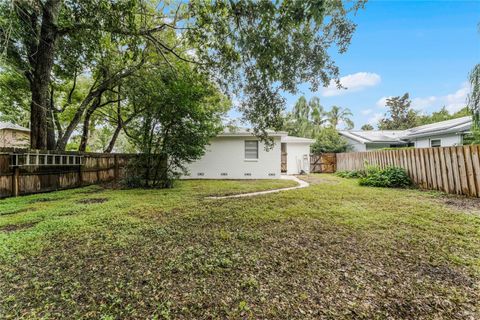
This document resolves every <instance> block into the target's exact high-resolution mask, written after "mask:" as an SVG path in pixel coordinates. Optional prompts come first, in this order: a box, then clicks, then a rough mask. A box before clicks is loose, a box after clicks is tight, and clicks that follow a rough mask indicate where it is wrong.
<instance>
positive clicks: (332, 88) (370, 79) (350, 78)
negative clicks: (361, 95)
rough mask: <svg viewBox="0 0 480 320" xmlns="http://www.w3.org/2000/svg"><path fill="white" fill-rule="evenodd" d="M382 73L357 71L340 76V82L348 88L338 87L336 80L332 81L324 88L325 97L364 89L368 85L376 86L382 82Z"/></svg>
mask: <svg viewBox="0 0 480 320" xmlns="http://www.w3.org/2000/svg"><path fill="white" fill-rule="evenodd" d="M381 80H382V78H381V77H380V75H378V74H376V73H371V72H357V73H354V74H349V75H346V76H344V77H341V78H340V83H341V84H342V86H343V87H345V88H346V89H343V88H342V89H338V88H337V84H336V83H335V81H333V80H332V81H330V84H329V85H328V87H326V88H324V89H323V91H322V95H323V96H324V97H333V96H339V95H342V94H345V93H350V92H355V91H360V90H363V89H365V88H367V87H374V86H376V85H378V84H379V83H380V82H381Z"/></svg>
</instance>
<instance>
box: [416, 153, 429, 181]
mask: <svg viewBox="0 0 480 320" xmlns="http://www.w3.org/2000/svg"><path fill="white" fill-rule="evenodd" d="M415 150H417V152H418V155H419V159H420V171H421V173H422V184H421V187H422V188H424V189H426V188H427V187H428V183H427V171H426V168H425V157H424V154H423V149H415Z"/></svg>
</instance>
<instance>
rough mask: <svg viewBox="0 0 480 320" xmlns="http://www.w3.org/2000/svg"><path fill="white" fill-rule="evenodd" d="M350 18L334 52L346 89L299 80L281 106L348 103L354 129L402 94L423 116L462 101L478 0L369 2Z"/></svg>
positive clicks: (477, 47) (472, 60)
mask: <svg viewBox="0 0 480 320" xmlns="http://www.w3.org/2000/svg"><path fill="white" fill-rule="evenodd" d="M353 21H354V22H355V23H357V25H358V26H357V30H356V32H355V34H354V36H353V39H352V42H351V44H350V47H349V50H348V51H347V52H346V53H345V54H343V55H339V54H334V55H333V59H334V60H335V61H336V63H337V65H338V66H339V68H340V72H341V77H342V83H344V86H347V87H348V88H349V89H347V90H342V91H341V92H339V91H337V90H334V89H324V88H323V89H320V90H319V91H317V92H311V91H310V90H309V86H308V85H301V86H300V92H299V93H298V94H297V95H290V94H285V95H284V96H285V98H286V100H287V109H291V107H292V106H293V105H294V103H295V101H296V100H297V99H298V97H300V96H301V95H302V94H303V95H305V96H306V97H307V98H310V97H312V96H318V97H320V100H321V103H322V105H323V106H324V107H325V108H326V109H327V110H328V109H329V108H330V107H331V106H332V105H338V106H341V107H348V108H350V110H351V111H352V112H353V114H354V118H353V120H354V122H355V128H356V129H358V128H360V127H361V125H363V124H365V123H372V124H376V123H377V121H378V118H379V117H380V116H381V115H383V114H384V113H385V110H386V109H385V107H384V104H383V101H384V100H385V97H389V96H397V95H402V94H403V93H405V92H408V93H410V97H411V98H412V100H413V106H414V107H415V108H416V109H418V110H421V111H422V112H426V113H430V112H432V111H435V110H438V109H440V108H441V107H442V106H443V105H445V106H447V108H448V109H449V110H451V111H455V110H458V109H459V108H460V107H461V106H462V105H464V104H465V103H464V102H465V99H466V95H467V93H468V84H467V82H466V81H467V77H468V73H469V72H470V70H471V69H472V68H473V66H474V65H475V64H476V63H480V33H479V32H478V23H479V22H480V0H478V1H386V0H384V1H381V0H371V1H369V2H368V3H367V4H366V7H365V9H364V10H361V11H359V12H358V13H357V15H356V16H355V17H353ZM232 115H233V114H232Z"/></svg>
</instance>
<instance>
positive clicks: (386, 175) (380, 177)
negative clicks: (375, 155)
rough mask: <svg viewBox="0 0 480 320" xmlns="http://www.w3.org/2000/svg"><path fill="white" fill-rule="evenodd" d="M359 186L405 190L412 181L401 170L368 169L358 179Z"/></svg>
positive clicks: (395, 168) (394, 168)
mask: <svg viewBox="0 0 480 320" xmlns="http://www.w3.org/2000/svg"><path fill="white" fill-rule="evenodd" d="M359 184H360V185H361V186H369V187H383V188H406V187H409V186H411V185H412V180H411V179H410V177H409V176H408V174H407V172H406V171H405V170H404V169H402V168H398V167H387V168H385V169H379V168H377V167H368V168H367V170H366V175H365V176H364V177H362V178H360V181H359Z"/></svg>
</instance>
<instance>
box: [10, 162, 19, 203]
mask: <svg viewBox="0 0 480 320" xmlns="http://www.w3.org/2000/svg"><path fill="white" fill-rule="evenodd" d="M19 189H20V168H19V167H14V168H13V175H12V192H13V196H14V197H18V195H19V193H20V192H19V191H20V190H19Z"/></svg>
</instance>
